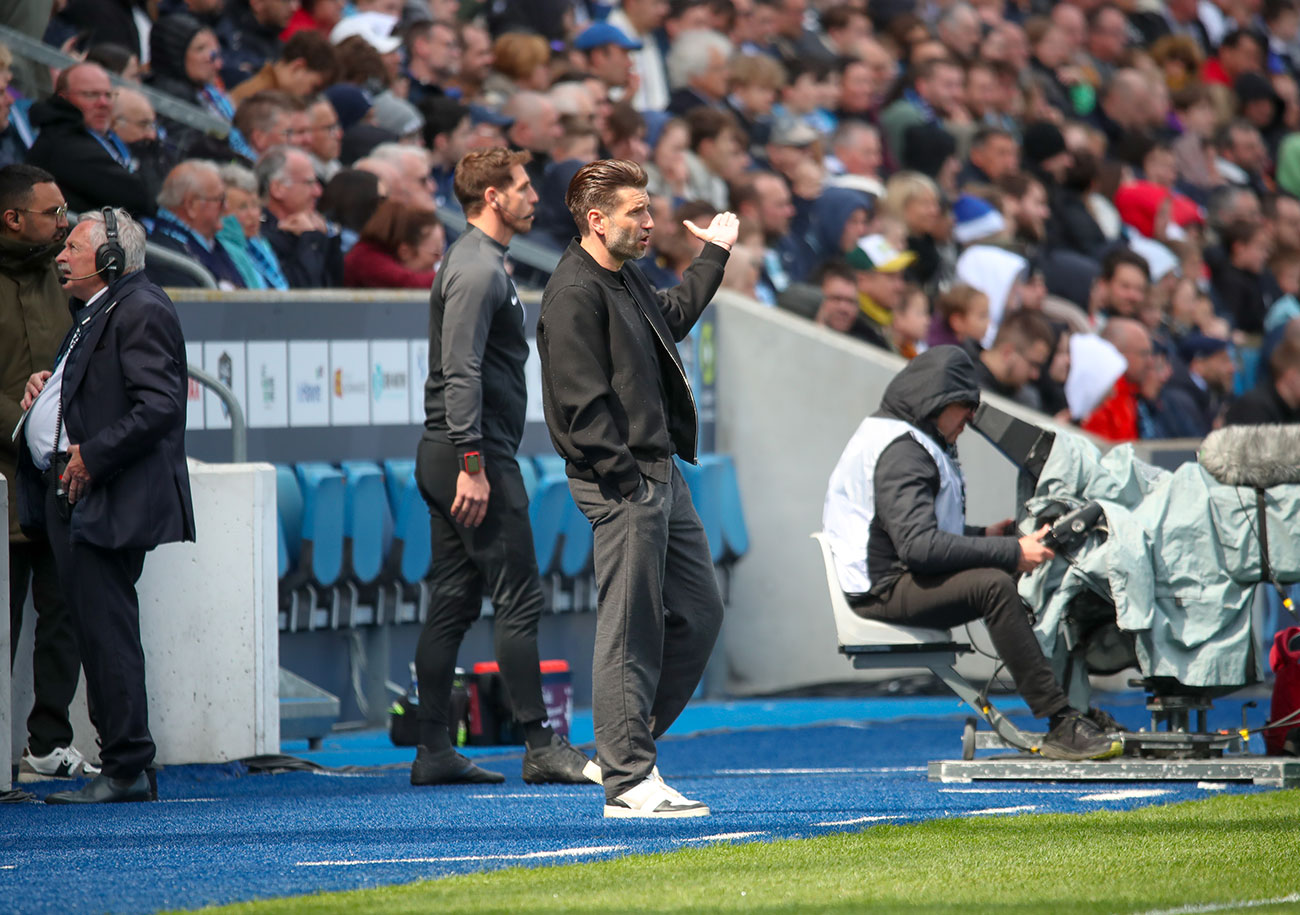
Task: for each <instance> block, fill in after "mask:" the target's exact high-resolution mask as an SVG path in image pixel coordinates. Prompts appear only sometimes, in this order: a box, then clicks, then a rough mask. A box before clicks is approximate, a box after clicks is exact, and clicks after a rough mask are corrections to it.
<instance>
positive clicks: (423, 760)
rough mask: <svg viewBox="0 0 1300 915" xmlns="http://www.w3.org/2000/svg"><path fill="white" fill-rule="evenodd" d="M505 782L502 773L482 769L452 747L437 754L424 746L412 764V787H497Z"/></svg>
mask: <svg viewBox="0 0 1300 915" xmlns="http://www.w3.org/2000/svg"><path fill="white" fill-rule="evenodd" d="M505 780H506V777H505V776H504V775H502V774H501V773H500V772H489V771H488V770H487V769H480V768H479V767H478V766H476V765H474V764H473V763H472V762H470V761H469V760H468V759H466V758H465V757H464V756H461V755H460V754H459V753H457V752H456V751H455V750H453V749H452V748H451V747H448V748H447V749H445V750H438V751H436V752H435V751H434V750H430V749H429V748H428V747H424V746H422V747H420V749H419V750H418V751H417V752H416V754H415V762H413V763H411V784H412V785H455V784H471V785H496V784H500V783H501V782H503V781H505Z"/></svg>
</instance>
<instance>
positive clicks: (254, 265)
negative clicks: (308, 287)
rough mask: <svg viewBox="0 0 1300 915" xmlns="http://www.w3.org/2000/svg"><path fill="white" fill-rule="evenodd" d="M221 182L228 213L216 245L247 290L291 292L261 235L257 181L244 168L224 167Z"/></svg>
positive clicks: (231, 165) (277, 260)
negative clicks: (228, 257) (235, 269)
mask: <svg viewBox="0 0 1300 915" xmlns="http://www.w3.org/2000/svg"><path fill="white" fill-rule="evenodd" d="M221 182H222V184H223V185H224V186H225V189H226V209H225V216H224V218H223V220H222V224H221V230H220V231H219V232H218V233H217V241H218V242H219V243H220V244H221V245H222V246H223V247H225V249H226V253H227V254H229V255H230V259H231V260H233V261H234V262H235V266H236V267H238V268H239V275H240V276H241V277H243V280H244V286H246V287H247V288H249V289H278V290H282V291H283V290H285V289H288V288H289V283H288V281H287V280H286V279H285V278H284V271H283V270H281V269H280V259H279V258H278V257H276V256H275V251H274V250H273V249H272V248H271V244H270V242H268V241H267V240H266V238H265V236H263V235H262V203H261V200H259V199H258V196H257V177H256V176H255V175H254V174H253V173H252V172H251V171H249V170H248V169H246V168H244V166H242V165H235V164H234V163H229V164H227V165H223V166H221Z"/></svg>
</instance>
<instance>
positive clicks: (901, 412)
mask: <svg viewBox="0 0 1300 915" xmlns="http://www.w3.org/2000/svg"><path fill="white" fill-rule="evenodd" d="M979 399H980V392H979V385H978V384H977V383H976V381H975V364H974V363H973V362H971V358H970V356H969V355H967V353H966V351H965V350H963V349H962V348H961V347H958V346H936V347H933V348H932V349H928V350H926V351H925V352H924V353H922V354H921V355H919V356H917V357H916V358H915V359H913V360H912V361H911V362H909V363H908V364H907V366H906V367H904V369H903V370H902V371H901V372H899V373H898V374H897V375H896V376H894V380H893V381H891V382H890V383H889V386H888V387H886V388H885V393H884V396H883V397H882V398H881V401H880V409H879V410H878V411H877V412H876V415H877V416H880V417H884V418H887V419H900V420H902V421H903V422H905V423H908V424H910V425H912V426H914V427H915V428H917V429H919V430H920V431H921V432H922V433H924V434H925V435H928V436H930V438H932V439H934V441H935V442H937V443H938V445H939V447H940V448H942V449H944V450H945V451H946V452H948V454H949V455H950V456H951V457H952V458H953V460H954V461H955V460H956V458H957V450H956V446H954V445H950V444H948V443H947V442H946V441H945V440H944V438H943V436H942V435H940V434H939V428H938V426H936V425H935V423H934V420H935V418H936V416H937V415H938V413H939V411H941V410H942V409H943V408H944V407H946V406H948V405H949V404H953V403H979ZM873 477H874V481H873V482H874V489H875V500H876V506H875V514H874V516H873V517H872V519H871V530H870V533H869V535H868V537H867V573H868V576H869V577H870V579H871V593H872V594H874V595H876V596H878V597H881V598H883V597H885V596H887V595H888V594H889V592H890V591H891V590H892V589H893V587H894V583H895V582H897V581H898V579H899V578H901V577H902V576H903V574H904V573H907V572H911V573H913V574H915V575H942V574H948V573H953V572H960V571H964V570H966V569H976V568H989V567H992V568H999V569H1004V570H1005V571H1007V572H1015V570H1016V566H1017V565H1018V564H1019V562H1020V545H1019V543H1018V542H1017V539H1016V538H1015V537H984V536H982V534H983V529H981V528H973V527H969V526H968V527H967V528H966V536H962V535H959V534H950V533H948V532H946V531H942V530H940V529H939V522H938V516H937V514H936V510H935V499H936V497H937V496H938V494H939V482H940V478H939V466H938V465H937V464H936V463H935V460H934V458H932V457H931V456H930V453H929V452H928V451H926V450H925V448H924V446H922V445H921V443H920V442H918V441H917V440H916V439H914V438H913V437H912V436H911V434H910V433H904V434H903V435H900V436H899V437H898V438H897V439H895V440H894V441H893V442H891V443H890V444H889V446H888V447H886V448H885V450H884V451H882V452H881V453H880V458H879V460H878V461H877V462H876V468H875V473H874V475H873ZM1009 495H1012V496H1014V494H1009ZM962 500H963V503H964V502H965V495H964V493H963V496H962Z"/></svg>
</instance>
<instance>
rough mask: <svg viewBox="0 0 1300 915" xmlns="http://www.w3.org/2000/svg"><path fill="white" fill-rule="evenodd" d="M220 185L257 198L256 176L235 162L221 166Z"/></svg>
mask: <svg viewBox="0 0 1300 915" xmlns="http://www.w3.org/2000/svg"><path fill="white" fill-rule="evenodd" d="M221 183H222V184H224V185H225V186H226V187H228V188H233V189H234V190H237V191H243V192H244V193H245V194H252V195H253V196H254V197H256V196H257V176H256V175H254V174H253V173H252V171H250V170H249V169H246V168H244V166H242V165H239V164H237V163H235V162H228V163H226V164H225V165H223V166H221Z"/></svg>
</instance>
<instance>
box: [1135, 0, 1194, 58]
mask: <svg viewBox="0 0 1300 915" xmlns="http://www.w3.org/2000/svg"><path fill="white" fill-rule="evenodd" d="M1129 22H1130V23H1132V25H1133V28H1135V29H1136V30H1137V32H1138V33H1139V34H1140V35H1141V36H1142V43H1143V44H1145V45H1150V44H1152V43H1154V42H1155V41H1156V40H1157V39H1159V38H1163V37H1164V36H1166V35H1187V36H1189V37H1191V38H1193V39H1195V40H1196V44H1197V47H1198V48H1199V49H1200V50H1201V52H1202V53H1204V52H1205V51H1208V50H1209V49H1210V48H1212V47H1213V46H1214V45H1213V42H1211V41H1210V36H1209V33H1208V32H1206V31H1205V26H1204V25H1203V24H1202V23H1201V20H1200V18H1199V15H1198V12H1197V2H1196V0H1166V2H1165V3H1162V4H1161V5H1160V6H1159V7H1157V8H1156V9H1155V10H1152V11H1149V12H1148V11H1143V12H1139V13H1133V14H1131V15H1130V16H1129Z"/></svg>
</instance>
